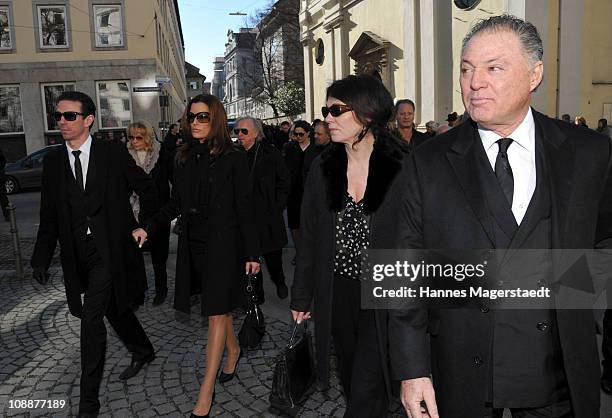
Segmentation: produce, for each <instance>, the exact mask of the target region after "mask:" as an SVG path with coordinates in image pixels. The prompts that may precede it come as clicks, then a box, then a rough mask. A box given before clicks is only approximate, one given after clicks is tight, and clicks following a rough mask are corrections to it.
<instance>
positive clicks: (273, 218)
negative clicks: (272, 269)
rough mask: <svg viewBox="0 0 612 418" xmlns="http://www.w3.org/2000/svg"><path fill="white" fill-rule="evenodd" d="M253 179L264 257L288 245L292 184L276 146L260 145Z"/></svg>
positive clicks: (255, 160)
mask: <svg viewBox="0 0 612 418" xmlns="http://www.w3.org/2000/svg"><path fill="white" fill-rule="evenodd" d="M253 147H255V149H254V150H252V152H254V153H255V157H254V162H253V167H252V168H251V177H252V181H253V206H254V208H255V222H256V223H257V230H258V233H259V242H260V246H261V252H262V254H265V253H268V252H270V251H275V250H278V249H281V248H283V247H284V246H285V244H287V229H286V228H285V221H284V219H283V211H284V210H285V206H286V205H287V196H288V195H289V188H290V184H291V181H290V179H289V170H288V169H287V166H286V165H285V162H284V161H283V156H282V154H281V153H280V151H279V150H277V149H276V148H274V146H272V145H270V144H267V143H265V142H263V141H259V142H257V143H256V144H255V145H253Z"/></svg>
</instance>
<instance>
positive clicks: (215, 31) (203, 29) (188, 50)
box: [178, 0, 271, 81]
mask: <svg viewBox="0 0 612 418" xmlns="http://www.w3.org/2000/svg"><path fill="white" fill-rule="evenodd" d="M178 3H179V12H180V14H181V25H182V27H183V38H184V39H185V59H186V61H187V62H190V63H191V64H193V65H195V66H196V67H199V68H200V73H202V74H204V75H205V76H206V81H212V77H213V64H212V63H213V59H214V57H215V56H222V55H223V53H224V51H225V42H226V41H227V31H228V29H233V30H238V29H239V28H240V27H244V26H245V22H246V21H247V20H246V18H247V16H230V15H229V14H228V13H230V12H243V13H247V14H249V15H252V14H254V12H255V11H256V10H257V9H262V8H264V7H265V6H267V5H268V4H270V3H271V1H270V0H178Z"/></svg>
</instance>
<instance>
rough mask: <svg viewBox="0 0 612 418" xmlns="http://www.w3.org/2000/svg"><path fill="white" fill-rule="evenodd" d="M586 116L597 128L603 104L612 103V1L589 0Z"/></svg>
mask: <svg viewBox="0 0 612 418" xmlns="http://www.w3.org/2000/svg"><path fill="white" fill-rule="evenodd" d="M585 3H586V4H585V14H584V20H585V22H584V27H585V28H586V31H585V36H584V48H583V51H582V52H583V53H582V61H583V74H584V75H585V77H584V79H583V86H582V87H583V95H582V101H581V105H580V111H581V113H582V116H584V117H585V118H586V120H587V123H588V125H589V127H591V128H596V127H597V120H598V119H600V118H602V117H604V116H608V115H603V104H604V103H612V43H611V42H610V40H611V39H612V2H610V1H601V0H587V1H585ZM608 117H609V116H608ZM610 122H612V121H611V120H608V123H610Z"/></svg>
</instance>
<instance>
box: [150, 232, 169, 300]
mask: <svg viewBox="0 0 612 418" xmlns="http://www.w3.org/2000/svg"><path fill="white" fill-rule="evenodd" d="M151 241H152V242H151V243H150V247H149V250H150V251H151V262H152V264H153V273H154V274H155V293H158V294H159V293H162V292H166V293H167V292H168V271H167V269H166V263H167V262H168V247H169V245H170V222H164V223H159V224H157V229H156V230H155V235H154V236H153V239H152V240H151Z"/></svg>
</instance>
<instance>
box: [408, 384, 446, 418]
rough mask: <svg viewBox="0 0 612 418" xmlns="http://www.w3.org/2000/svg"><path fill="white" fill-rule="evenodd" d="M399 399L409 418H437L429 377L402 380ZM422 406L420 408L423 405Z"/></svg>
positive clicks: (434, 398)
mask: <svg viewBox="0 0 612 418" xmlns="http://www.w3.org/2000/svg"><path fill="white" fill-rule="evenodd" d="M400 399H401V400H402V404H403V405H404V408H405V409H406V413H407V414H408V417H409V418H439V417H440V416H439V415H438V406H437V405H436V394H435V393H434V388H433V384H432V383H431V379H430V378H429V377H419V378H416V379H409V380H402V387H401V389H400ZM423 403H424V406H421V405H423Z"/></svg>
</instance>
